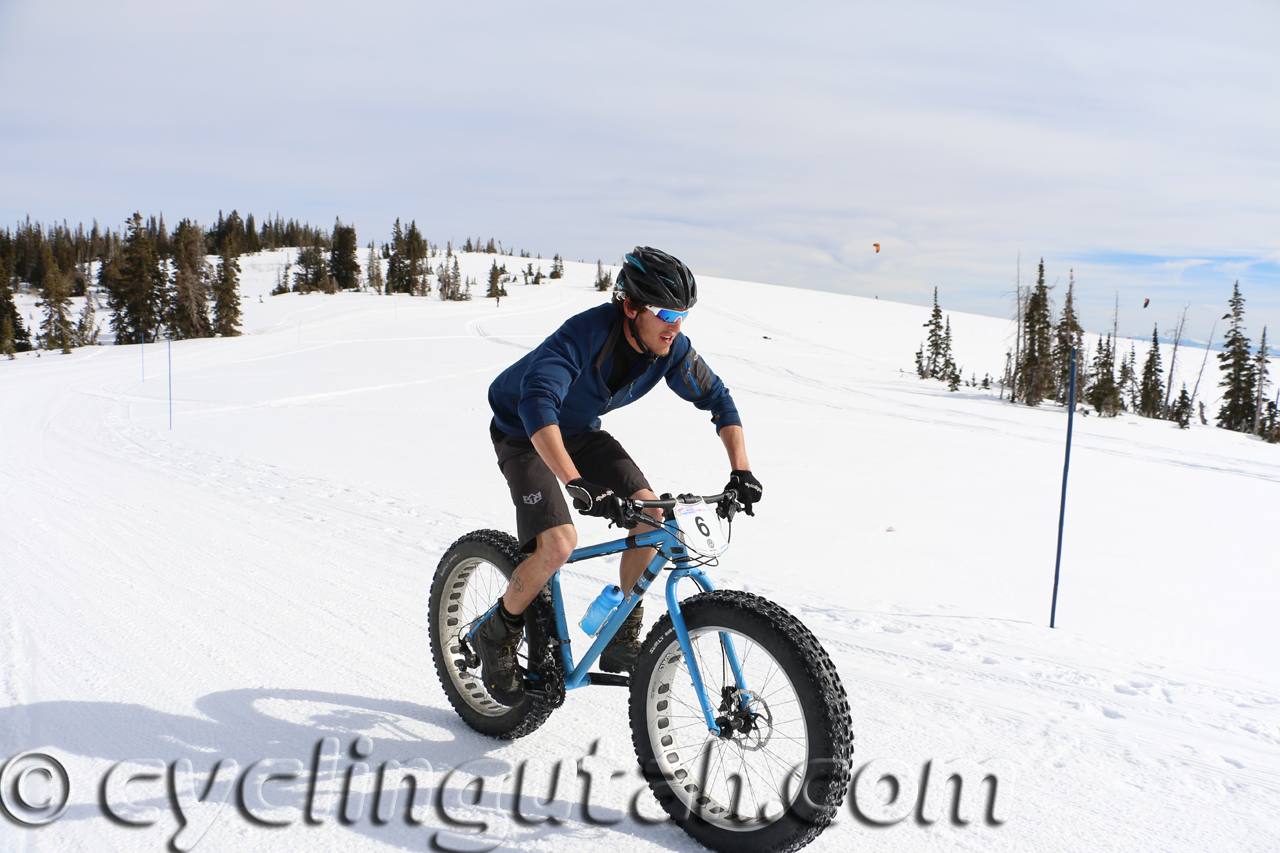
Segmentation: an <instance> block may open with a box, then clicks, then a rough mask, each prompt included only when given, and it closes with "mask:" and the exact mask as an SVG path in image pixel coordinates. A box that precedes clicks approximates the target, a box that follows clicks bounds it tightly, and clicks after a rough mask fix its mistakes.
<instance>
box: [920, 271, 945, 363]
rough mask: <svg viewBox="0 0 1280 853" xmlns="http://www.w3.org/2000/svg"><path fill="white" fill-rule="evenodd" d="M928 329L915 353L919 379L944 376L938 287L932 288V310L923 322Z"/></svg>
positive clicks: (942, 333) (942, 331) (942, 332)
mask: <svg viewBox="0 0 1280 853" xmlns="http://www.w3.org/2000/svg"><path fill="white" fill-rule="evenodd" d="M924 327H925V328H926V329H928V330H929V333H928V334H927V335H926V336H925V341H924V343H923V344H921V345H920V350H921V351H920V352H919V353H917V355H916V373H918V374H920V378H921V379H932V378H934V377H939V378H942V379H943V380H944V381H945V378H946V377H943V376H942V375H941V374H942V363H943V358H944V355H943V335H944V330H943V326H942V308H941V307H940V306H939V305H938V288H936V287H935V288H934V289H933V310H932V311H930V312H929V320H928V321H927V322H926V323H925V324H924Z"/></svg>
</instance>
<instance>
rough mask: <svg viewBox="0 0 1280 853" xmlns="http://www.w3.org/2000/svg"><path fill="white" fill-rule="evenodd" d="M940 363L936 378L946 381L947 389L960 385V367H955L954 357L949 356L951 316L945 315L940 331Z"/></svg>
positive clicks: (956, 387) (950, 389) (951, 389)
mask: <svg viewBox="0 0 1280 853" xmlns="http://www.w3.org/2000/svg"><path fill="white" fill-rule="evenodd" d="M941 359H942V365H941V367H940V368H939V373H938V378H939V379H941V380H942V381H943V382H945V383H947V390H948V391H955V390H956V389H958V388H959V387H960V369H959V368H957V367H956V362H955V359H953V358H952V357H951V317H950V316H948V317H947V325H946V327H945V328H944V329H943V332H942V353H941Z"/></svg>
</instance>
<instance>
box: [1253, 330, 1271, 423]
mask: <svg viewBox="0 0 1280 853" xmlns="http://www.w3.org/2000/svg"><path fill="white" fill-rule="evenodd" d="M1268 367H1270V362H1269V361H1268V360H1267V327H1266V326H1263V327H1262V340H1260V341H1259V342H1258V355H1257V357H1256V358H1255V359H1254V361H1253V376H1254V387H1255V389H1256V390H1257V399H1255V400H1254V403H1253V434H1254V435H1263V433H1262V432H1261V431H1260V429H1259V428H1260V426H1261V424H1260V421H1261V420H1262V417H1263V411H1264V409H1263V405H1262V398H1263V397H1265V396H1266V393H1267V386H1268V385H1270V384H1271V383H1270V381H1269V380H1268V378H1267V374H1268V373H1269V371H1268V369H1267V368H1268Z"/></svg>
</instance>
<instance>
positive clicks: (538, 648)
mask: <svg viewBox="0 0 1280 853" xmlns="http://www.w3.org/2000/svg"><path fill="white" fill-rule="evenodd" d="M522 556H523V555H522V554H521V553H520V548H519V545H518V544H517V543H516V540H515V538H514V537H512V536H510V535H509V534H506V533H503V532H501V531H498V530H475V531H472V532H471V533H468V534H466V535H465V536H463V537H461V538H460V539H458V541H457V542H454V543H453V544H452V545H450V546H449V550H448V551H446V552H445V554H444V556H443V557H441V558H440V564H439V566H437V567H436V574H435V578H434V579H433V580H432V582H431V603H430V611H429V613H428V617H427V622H428V626H429V634H430V637H431V654H432V657H433V658H434V659H435V664H436V674H437V675H438V676H439V678H440V685H441V687H443V688H444V693H445V696H447V697H448V698H449V704H451V705H453V709H454V710H455V711H457V712H458V716H460V717H462V719H463V721H464V722H466V724H467V725H469V726H471V728H473V729H475V730H476V731H478V732H480V733H481V734H486V735H490V736H492V737H497V738H503V739H507V740H511V739H514V738H518V737H524V736H525V735H527V734H529V733H530V732H532V731H533V730H534V729H536V728H538V726H540V725H542V724H543V723H544V722H546V719H547V717H548V716H550V715H551V712H552V711H554V710H555V709H556V708H558V707H559V706H560V705H561V704H562V703H563V702H564V677H563V672H562V669H561V667H560V665H559V662H558V661H557V660H556V659H555V656H554V655H552V654H551V645H550V643H549V641H548V638H549V637H550V635H551V634H552V633H553V629H552V628H551V626H552V624H553V620H554V616H553V615H552V608H551V593H550V588H549V587H547V588H544V589H543V590H542V591H541V592H540V593H539V594H538V597H537V598H535V599H534V600H533V603H532V604H530V605H529V607H528V609H527V610H526V611H525V639H524V641H523V642H522V643H521V646H520V652H519V659H520V664H521V666H523V667H524V668H525V670H526V671H528V672H530V673H534V674H535V675H537V677H538V678H539V679H540V686H541V687H542V688H544V689H542V690H541V691H539V692H533V691H528V692H526V693H525V695H524V697H523V698H522V699H521V700H520V701H519V702H518V703H517V704H516V705H514V706H508V705H503V704H502V703H501V702H498V701H497V700H495V699H494V698H493V697H492V696H490V695H489V693H488V691H487V690H485V688H484V684H483V683H482V682H481V680H480V671H479V667H478V666H477V667H474V668H472V667H468V666H467V664H466V661H465V660H464V658H463V654H462V650H461V647H460V645H459V642H458V638H459V636H460V635H461V634H465V633H466V632H467V631H468V630H470V628H471V626H472V625H474V624H475V622H476V621H477V620H478V619H479V618H480V617H481V616H482V615H484V613H485V612H487V611H488V610H489V608H490V607H492V606H493V603H494V602H495V601H497V600H498V596H500V595H502V593H503V592H504V591H505V590H506V588H507V581H508V580H510V578H511V573H512V572H514V571H515V568H516V566H517V565H519V564H520V560H521V558H522Z"/></svg>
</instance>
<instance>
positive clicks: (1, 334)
mask: <svg viewBox="0 0 1280 853" xmlns="http://www.w3.org/2000/svg"><path fill="white" fill-rule="evenodd" d="M0 287H8V285H7V284H0ZM17 352H18V350H17V348H16V347H15V346H14V343H13V320H12V319H11V318H9V317H7V316H6V317H0V354H2V355H7V356H9V360H10V361H13V360H14V359H15V358H17V357H18V356H17Z"/></svg>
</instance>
